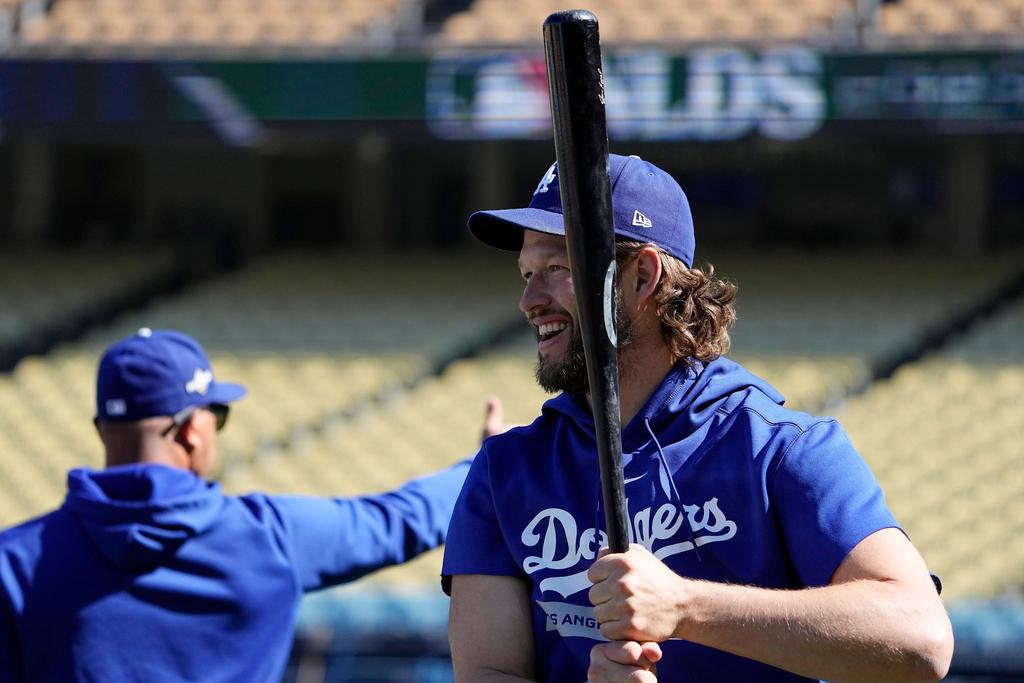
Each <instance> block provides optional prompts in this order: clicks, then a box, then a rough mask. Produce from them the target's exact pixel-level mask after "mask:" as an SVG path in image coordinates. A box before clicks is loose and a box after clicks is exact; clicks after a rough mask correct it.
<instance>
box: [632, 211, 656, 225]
mask: <svg viewBox="0 0 1024 683" xmlns="http://www.w3.org/2000/svg"><path fill="white" fill-rule="evenodd" d="M633 225H635V226H636V227H638V228H650V227H653V226H654V224H653V223H651V219H650V218H648V217H647V216H645V215H643V214H642V213H640V212H639V211H637V210H635V209H634V210H633Z"/></svg>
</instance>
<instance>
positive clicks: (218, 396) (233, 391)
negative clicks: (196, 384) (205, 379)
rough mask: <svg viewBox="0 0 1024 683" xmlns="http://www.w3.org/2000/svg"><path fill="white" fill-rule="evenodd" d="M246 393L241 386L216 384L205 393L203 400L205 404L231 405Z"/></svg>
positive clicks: (229, 383) (228, 383) (223, 383)
mask: <svg viewBox="0 0 1024 683" xmlns="http://www.w3.org/2000/svg"><path fill="white" fill-rule="evenodd" d="M246 393H247V392H246V390H245V387H243V386H242V385H241V384H232V383H231V382H217V383H216V384H214V385H213V386H212V387H211V388H210V391H208V392H207V393H206V396H204V399H205V400H206V402H207V403H231V402H232V401H237V400H238V399H240V398H242V397H243V396H245V394H246Z"/></svg>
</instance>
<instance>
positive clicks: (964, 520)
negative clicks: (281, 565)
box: [0, 0, 1024, 683]
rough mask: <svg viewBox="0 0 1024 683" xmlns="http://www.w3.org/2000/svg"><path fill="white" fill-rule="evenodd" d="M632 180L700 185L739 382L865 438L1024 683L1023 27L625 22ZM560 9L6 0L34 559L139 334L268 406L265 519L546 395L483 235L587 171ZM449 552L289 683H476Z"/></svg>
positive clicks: (384, 577)
mask: <svg viewBox="0 0 1024 683" xmlns="http://www.w3.org/2000/svg"><path fill="white" fill-rule="evenodd" d="M584 6H587V7H589V8H590V9H592V10H594V11H595V12H596V13H597V15H598V17H599V18H600V21H601V28H602V37H603V41H604V45H605V50H604V51H605V61H606V82H607V88H608V110H609V116H610V130H611V137H612V149H613V151H617V152H622V153H635V154H639V155H641V156H644V157H645V158H648V159H650V160H652V161H654V162H655V163H657V164H659V165H661V166H663V167H664V168H666V169H667V170H669V171H671V172H672V173H673V174H674V175H676V177H677V178H679V179H680V181H681V183H682V185H683V187H684V188H685V189H686V190H687V192H688V194H689V196H690V199H691V202H692V204H693V211H694V214H695V220H696V223H697V230H698V245H699V246H698V260H703V261H705V262H711V263H713V264H714V265H715V267H716V268H717V270H718V271H719V272H720V273H722V274H724V275H726V276H727V277H729V278H731V279H732V280H734V281H736V282H737V283H738V284H739V285H740V299H739V310H740V322H739V324H738V326H737V328H736V331H735V335H734V350H733V354H732V355H733V356H734V357H736V358H737V359H739V360H741V361H743V362H746V363H747V364H748V365H749V366H750V367H751V368H752V369H753V370H755V371H756V372H758V373H759V374H761V375H763V376H764V377H766V378H767V379H769V380H771V381H772V382H774V383H775V384H776V385H777V386H778V387H779V388H780V389H781V390H782V391H783V393H785V394H786V395H787V397H788V401H789V403H790V404H791V405H793V406H796V407H799V408H804V409H807V410H812V411H823V412H827V413H831V414H835V415H837V416H839V417H840V419H841V420H843V422H844V424H845V425H846V427H847V429H848V430H849V431H850V433H851V435H852V437H853V440H854V442H855V444H856V445H857V446H858V447H859V448H860V450H861V451H862V453H863V454H864V455H865V457H866V458H867V459H868V460H869V461H870V463H871V464H872V466H873V467H874V469H875V471H876V473H877V475H878V476H879V478H880V479H881V481H882V483H883V485H884V487H885V488H886V490H887V494H888V498H889V501H890V504H891V505H892V507H893V508H894V510H895V512H896V513H897V516H898V517H899V518H900V519H901V520H902V521H903V523H904V524H905V527H906V529H907V531H908V532H909V533H910V535H911V536H912V537H913V539H914V541H915V542H916V543H917V545H918V547H919V548H920V549H921V550H922V552H923V553H924V555H925V557H926V559H927V560H928V562H929V564H930V565H931V567H932V569H933V570H934V571H936V572H937V573H939V574H941V576H942V578H943V580H944V583H945V592H944V597H945V598H946V602H947V605H948V607H949V609H950V612H951V614H952V617H953V620H954V625H955V629H956V637H957V650H956V656H955V660H954V673H953V675H952V676H951V678H950V680H959V681H994V680H1018V681H1019V680H1024V655H1021V652H1024V598H1022V590H1021V589H1022V586H1024V438H1022V437H1024V434H1022V430H1024V343H1022V341H1021V339H1022V338H1024V227H1022V226H1024V135H1022V133H1024V2H1022V0H898V1H896V2H880V1H879V0H785V1H784V0H742V2H741V1H740V0H716V1H715V2H696V1H694V0H673V1H670V0H594V1H593V2H591V3H590V4H589V5H587V4H586V3H584ZM565 8H567V6H566V5H559V4H556V3H553V2H551V0H522V1H521V2H516V3H512V2H510V1H509V0H0V454H2V455H0V458H2V461H0V462H2V466H0V526H9V525H12V524H14V523H17V522H19V521H22V520H24V519H26V518H28V517H30V516H32V515H35V514H38V513H40V512H42V511H43V510H45V509H47V508H49V507H51V506H54V505H57V504H59V503H60V501H61V499H62V495H63V487H64V472H65V470H66V469H67V468H69V467H73V466H79V465H92V466H97V465H99V464H100V462H101V460H100V450H99V445H98V442H97V440H96V439H95V437H94V435H93V433H92V427H91V424H90V419H91V417H92V414H93V407H92V406H93V386H92V382H93V373H94V371H95V364H96V359H97V355H98V353H99V352H100V351H101V349H102V348H103V347H104V346H105V345H106V344H108V343H110V342H111V341H113V340H114V339H116V338H119V337H120V336H123V335H125V334H128V333H131V332H133V331H134V330H135V329H137V328H138V327H141V326H150V327H158V326H159V327H176V328H180V329H183V330H186V331H188V332H190V333H191V334H193V335H195V336H196V337H197V338H199V339H200V340H201V341H202V342H203V343H204V344H205V345H206V346H207V348H208V350H209V351H210V352H211V355H212V356H213V360H214V365H215V367H217V369H218V373H219V374H220V375H221V376H223V377H230V378H232V379H238V380H240V381H242V382H244V383H246V384H247V385H248V386H249V388H250V390H251V395H250V397H249V398H247V399H246V400H245V401H244V403H242V404H240V405H239V406H238V408H237V410H236V411H235V412H234V415H233V417H232V423H231V425H230V427H229V429H228V430H227V431H226V432H225V434H224V439H223V446H222V458H223V467H222V471H221V473H220V480H221V481H222V482H223V484H224V486H225V487H226V488H227V489H228V490H229V491H232V492H244V491H248V490H253V489H265V490H268V491H272V492H284V491H289V492H307V493H315V494H356V493H360V492H367V491H373V490H381V489H384V488H386V487H390V486H392V485H395V484H397V483H399V482H401V481H403V480H404V479H406V478H408V477H410V476H413V475H416V474H420V473H424V472H427V471H430V470H432V469H435V468H439V467H442V466H444V465H446V464H448V463H450V462H452V461H454V460H455V459H457V458H458V457H461V456H463V455H465V454H467V453H470V452H472V451H473V450H474V448H475V445H476V443H477V439H478V435H479V431H480V427H481V418H482V410H483V401H484V399H485V397H486V396H487V395H488V394H490V393H496V394H499V395H501V396H502V397H503V398H504V400H505V402H506V406H507V411H508V413H509V415H508V417H509V419H510V421H513V422H525V421H528V420H529V419H531V417H532V416H533V415H534V414H535V412H536V410H537V408H538V406H539V405H540V403H541V401H542V400H543V399H544V397H543V396H542V395H541V394H540V392H539V390H538V389H536V388H535V386H534V384H533V381H532V372H531V368H532V357H533V352H532V350H531V342H530V337H529V333H528V331H527V330H526V329H525V325H524V324H523V323H522V322H521V316H520V314H519V313H518V311H517V309H516V301H517V298H518V293H519V284H518V274H517V271H516V268H515V265H514V259H513V258H511V257H509V256H507V255H502V254H496V253H493V252H491V251H488V250H485V249H483V248H480V247H478V246H477V245H475V244H474V243H473V242H472V240H471V239H470V238H468V236H467V235H466V234H465V231H464V228H463V226H464V221H465V218H466V217H467V215H468V214H469V212H470V211H472V210H473V209H476V208H485V207H486V208H495V207H500V206H517V205H521V204H522V203H523V202H525V201H527V200H528V199H529V196H530V192H531V191H532V189H533V187H534V185H535V183H536V181H537V178H538V177H539V175H540V173H541V172H542V170H543V169H544V168H546V166H547V165H548V164H549V163H550V161H551V160H552V157H553V147H552V144H551V141H550V126H549V120H548V109H547V106H548V105H547V94H546V83H545V77H544V65H543V58H542V54H541V48H540V35H541V32H540V26H541V23H542V22H543V19H544V18H545V17H546V16H547V14H548V13H550V12H551V11H555V10H558V9H565ZM439 566H440V555H439V554H438V553H432V554H430V555H428V556H426V557H424V558H422V559H421V560H418V561H416V562H414V563H412V564H411V565H409V566H406V567H403V568H400V569H393V570H388V571H385V572H382V573H381V574H379V575H377V576H375V577H373V578H371V579H368V580H364V581H362V582H359V583H357V584H355V585H352V586H348V587H344V588H342V589H339V590H336V591H330V592H327V593H323V594H319V595H316V596H312V597H311V598H309V599H308V600H307V601H306V603H305V605H304V608H303V613H302V621H301V624H300V628H299V631H298V633H297V635H296V640H295V648H294V653H293V657H292V663H291V665H290V667H289V670H288V672H287V674H286V677H285V680H286V681H298V682H301V683H319V682H320V681H374V682H378V681H379V682H384V681H412V682H422V683H426V682H433V681H448V680H450V679H451V668H450V664H449V663H448V660H447V656H446V653H447V643H446V636H445V620H446V610H447V603H446V600H445V599H444V597H443V596H442V595H441V593H440V590H439V587H438V580H437V574H438V570H439Z"/></svg>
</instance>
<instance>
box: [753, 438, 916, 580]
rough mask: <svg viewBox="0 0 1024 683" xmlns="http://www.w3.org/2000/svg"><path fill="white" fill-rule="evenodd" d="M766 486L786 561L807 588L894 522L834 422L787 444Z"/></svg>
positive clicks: (829, 576) (870, 477) (829, 575)
mask: <svg viewBox="0 0 1024 683" xmlns="http://www.w3.org/2000/svg"><path fill="white" fill-rule="evenodd" d="M770 487H771V488H770V495H771V500H772V501H773V504H774V506H775V514H776V519H777V520H778V522H779V524H780V526H781V529H782V534H783V537H784V538H785V541H786V545H787V548H788V550H789V557H790V561H791V562H792V565H793V567H794V569H795V570H796V573H797V576H798V577H799V579H800V581H801V582H802V583H803V584H804V585H806V586H824V585H826V584H828V582H829V581H830V580H831V579H832V575H833V574H834V573H835V571H836V569H838V567H839V565H840V564H841V563H842V561H843V560H844V559H845V558H846V556H847V555H848V554H849V552H850V551H851V550H853V548H854V546H856V545H857V544H858V543H860V542H861V541H862V540H864V539H865V538H867V537H868V536H870V535H871V534H873V533H874V532H876V531H878V530H880V529H885V528H888V527H898V526H899V525H898V524H897V522H896V519H895V518H894V517H893V515H892V513H891V512H890V511H889V508H888V507H887V506H886V504H885V496H884V495H883V494H882V489H881V488H880V487H879V486H878V482H877V481H875V477H874V475H873V474H872V473H871V470H870V469H869V468H868V466H867V463H865V462H864V460H863V459H862V458H861V457H860V454H858V453H857V451H856V449H854V447H853V444H852V443H850V440H849V438H848V437H847V436H846V433H845V432H844V431H843V429H842V427H840V426H839V423H837V422H836V421H835V420H826V421H822V422H818V423H816V424H814V425H812V426H811V427H810V428H809V429H808V430H807V431H805V432H803V433H802V434H800V435H799V436H798V437H797V438H796V439H795V440H794V441H793V442H792V443H791V444H790V446H789V448H788V449H787V450H786V452H785V453H784V454H783V456H782V459H781V462H780V463H779V466H778V468H777V470H776V471H775V473H774V477H773V479H772V481H771V484H770Z"/></svg>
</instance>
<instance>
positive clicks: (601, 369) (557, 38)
mask: <svg viewBox="0 0 1024 683" xmlns="http://www.w3.org/2000/svg"><path fill="white" fill-rule="evenodd" d="M544 46H545V55H546V59H547V68H548V87H549V89H550V94H551V118H552V124H553V126H554V132H555V136H554V137H555V157H556V160H557V161H558V177H559V188H560V191H561V199H562V212H563V214H564V220H565V236H566V244H567V247H568V250H569V266H570V268H571V270H572V277H573V287H574V290H575V293H576V302H577V317H578V319H579V320H578V322H579V326H580V333H581V335H582V337H583V346H584V351H585V353H586V358H587V377H588V380H589V382H590V398H591V406H592V408H593V413H594V427H595V432H596V438H597V446H598V457H599V460H600V466H601V488H602V493H603V499H604V509H605V524H606V528H607V532H608V547H609V548H610V549H611V550H612V551H613V552H624V551H625V550H626V549H627V548H628V547H629V532H628V518H627V513H626V499H625V487H624V484H623V475H622V437H621V425H620V417H619V367H618V352H617V349H616V338H615V321H614V284H615V237H614V232H613V222H612V209H611V184H610V182H609V178H608V128H607V121H606V117H605V98H604V76H603V70H602V66H601V44H600V35H599V32H598V25H597V18H596V17H595V16H594V15H593V14H592V13H591V12H588V11H587V10H569V11H566V12H558V13H556V14H552V15H551V16H550V17H548V18H547V20H546V21H545V22H544Z"/></svg>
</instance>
